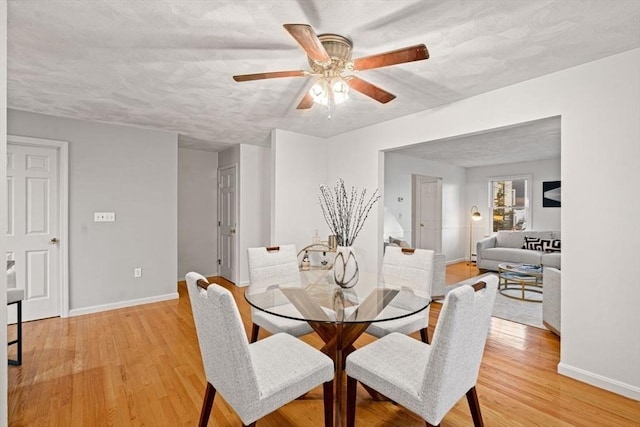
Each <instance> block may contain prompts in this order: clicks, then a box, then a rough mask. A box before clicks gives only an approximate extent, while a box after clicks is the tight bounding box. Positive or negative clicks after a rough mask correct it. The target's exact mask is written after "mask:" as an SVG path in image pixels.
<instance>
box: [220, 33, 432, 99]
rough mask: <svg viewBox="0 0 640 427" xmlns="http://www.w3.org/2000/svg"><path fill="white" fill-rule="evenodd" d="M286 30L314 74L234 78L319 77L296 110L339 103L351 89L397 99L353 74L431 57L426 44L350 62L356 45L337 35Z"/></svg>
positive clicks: (240, 78) (237, 78)
mask: <svg viewBox="0 0 640 427" xmlns="http://www.w3.org/2000/svg"><path fill="white" fill-rule="evenodd" d="M283 27H284V28H285V30H287V31H288V32H289V34H291V36H293V38H294V39H296V41H297V42H298V44H299V45H300V46H301V47H302V49H304V51H305V52H306V54H307V57H308V60H309V66H310V67H311V71H304V70H292V71H273V72H267V73H256V74H241V75H237V76H233V79H234V80H235V81H237V82H246V81H251V80H262V79H274V78H280V77H307V76H313V77H316V82H315V83H314V84H313V86H312V87H311V89H310V90H309V91H308V92H307V93H306V94H305V95H304V96H303V98H302V99H301V100H300V102H299V103H298V106H297V109H299V110H304V109H308V108H311V107H312V106H313V104H314V103H319V104H322V105H326V106H327V107H328V108H329V109H330V108H331V106H332V105H335V104H340V103H341V102H344V101H345V100H347V99H348V97H349V95H348V92H349V89H353V90H355V91H357V92H360V93H362V94H364V95H366V96H368V97H370V98H372V99H374V100H376V101H378V102H380V103H382V104H386V103H387V102H389V101H391V100H393V99H394V98H395V97H396V96H395V95H394V94H392V93H390V92H387V91H386V90H384V89H382V88H379V87H378V86H376V85H374V84H371V83H369V82H367V81H366V80H363V79H361V78H359V77H356V76H355V75H353V74H352V73H353V72H357V71H364V70H371V69H373V68H380V67H387V66H389V65H396V64H402V63H405V62H413V61H421V60H424V59H428V58H429V52H428V51H427V47H426V46H425V45H424V44H418V45H415V46H409V47H406V48H402V49H397V50H392V51H390V52H385V53H380V54H377V55H371V56H365V57H362V58H357V59H351V51H352V49H353V43H352V42H351V40H349V39H348V38H347V37H344V36H341V35H338V34H319V35H316V33H315V32H314V31H313V28H311V26H310V25H306V24H284V25H283Z"/></svg>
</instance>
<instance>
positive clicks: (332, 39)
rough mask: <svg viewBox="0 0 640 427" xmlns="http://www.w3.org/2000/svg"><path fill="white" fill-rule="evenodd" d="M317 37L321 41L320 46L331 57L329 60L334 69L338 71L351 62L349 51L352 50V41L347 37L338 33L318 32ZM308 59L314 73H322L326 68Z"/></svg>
mask: <svg viewBox="0 0 640 427" xmlns="http://www.w3.org/2000/svg"><path fill="white" fill-rule="evenodd" d="M318 39H320V42H321V43H322V46H323V47H324V49H325V50H326V51H327V53H328V54H329V56H330V57H331V62H332V64H333V67H330V68H333V69H334V70H335V71H337V72H338V73H340V72H341V71H343V70H344V69H345V68H347V64H348V63H350V62H351V51H352V50H353V43H352V42H351V40H349V39H348V38H347V37H344V36H341V35H339V34H320V35H318ZM308 59H309V66H310V67H311V69H312V70H313V71H314V72H315V73H320V74H322V73H323V72H324V71H326V68H325V67H323V66H322V65H320V64H318V63H316V62H315V61H314V60H313V59H311V58H308Z"/></svg>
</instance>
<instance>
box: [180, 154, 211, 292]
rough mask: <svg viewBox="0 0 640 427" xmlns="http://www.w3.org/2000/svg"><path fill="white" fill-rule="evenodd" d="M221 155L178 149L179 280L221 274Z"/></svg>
mask: <svg viewBox="0 0 640 427" xmlns="http://www.w3.org/2000/svg"><path fill="white" fill-rule="evenodd" d="M217 260H218V153H215V152H211V151H202V150H191V149H186V148H180V149H178V280H184V276H185V274H187V273H188V272H190V271H197V272H198V273H200V274H203V275H205V276H207V277H209V276H215V275H217V274H218V261H217Z"/></svg>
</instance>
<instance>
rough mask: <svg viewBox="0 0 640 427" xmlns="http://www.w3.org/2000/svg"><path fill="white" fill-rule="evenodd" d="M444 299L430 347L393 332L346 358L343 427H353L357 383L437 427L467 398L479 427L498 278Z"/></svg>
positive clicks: (457, 290) (459, 290)
mask: <svg viewBox="0 0 640 427" xmlns="http://www.w3.org/2000/svg"><path fill="white" fill-rule="evenodd" d="M482 280H483V281H485V282H486V284H485V282H479V283H477V284H476V285H473V286H471V285H466V286H461V287H459V288H456V289H454V290H452V291H451V292H449V294H448V295H447V296H446V298H445V301H444V304H443V306H442V311H441V312H440V317H439V319H438V323H437V324H436V330H435V333H434V335H433V343H432V344H431V345H429V344H424V343H422V342H420V341H417V340H414V339H412V338H409V337H407V336H406V335H402V334H399V333H392V334H389V335H387V336H385V337H384V338H381V339H379V340H377V341H375V342H373V343H371V344H369V345H366V346H364V347H362V348H361V349H359V350H356V351H354V352H353V353H351V354H350V355H349V356H348V357H347V363H346V373H347V426H348V427H353V425H354V422H355V403H356V402H355V401H356V385H357V382H358V381H360V382H361V383H363V384H365V385H366V386H368V387H370V388H372V389H374V390H376V391H377V392H379V393H381V394H383V395H384V396H386V397H388V398H389V399H391V400H392V401H394V402H396V403H398V404H400V405H402V406H404V407H405V408H407V409H409V410H410V411H412V412H414V413H416V414H417V415H419V416H420V417H422V418H423V419H424V420H425V421H426V423H427V426H437V425H439V424H440V422H441V421H442V419H443V418H444V416H445V415H446V414H447V413H448V412H449V410H450V409H451V408H452V407H453V406H454V405H455V404H456V403H457V402H458V400H460V398H462V396H464V395H465V394H466V396H467V400H468V402H469V406H470V408H471V415H472V418H473V422H474V425H475V426H476V427H479V426H482V425H483V422H482V414H481V413H480V404H479V402H478V396H477V394H476V388H475V385H476V381H477V379H478V372H479V370H480V363H481V361H482V354H483V352H484V345H485V342H486V339H487V334H488V332H489V326H490V322H491V310H492V308H493V303H494V301H495V297H496V291H497V288H498V278H497V277H496V276H493V275H492V276H487V277H485V278H482Z"/></svg>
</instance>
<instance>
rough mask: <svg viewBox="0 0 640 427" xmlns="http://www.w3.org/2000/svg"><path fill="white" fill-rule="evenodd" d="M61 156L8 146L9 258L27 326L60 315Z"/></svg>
mask: <svg viewBox="0 0 640 427" xmlns="http://www.w3.org/2000/svg"><path fill="white" fill-rule="evenodd" d="M58 156H59V150H58V149H57V148H54V147H44V146H34V145H20V144H13V143H11V140H9V144H8V145H7V213H8V215H7V220H8V223H7V248H8V250H7V255H8V257H9V259H13V260H15V262H16V263H15V269H16V286H17V287H19V288H22V289H24V290H25V300H24V301H23V303H22V310H23V312H22V316H23V320H25V321H28V320H35V319H43V318H46V317H54V316H59V315H60V314H61V304H60V283H59V280H60V274H59V273H60V250H59V236H60V235H59V232H60V230H59V225H60V221H59V216H58V215H59V207H60V206H59V203H60V193H59V185H60V181H59V173H58V172H59V171H58V167H59V158H58ZM10 316H11V317H13V316H14V314H13V313H10Z"/></svg>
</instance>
